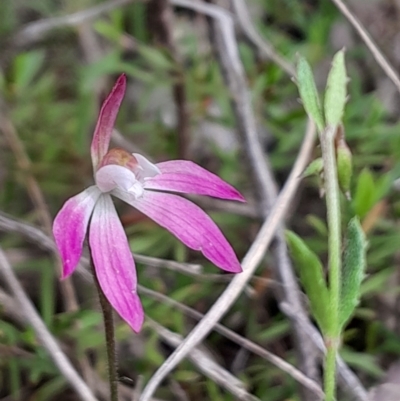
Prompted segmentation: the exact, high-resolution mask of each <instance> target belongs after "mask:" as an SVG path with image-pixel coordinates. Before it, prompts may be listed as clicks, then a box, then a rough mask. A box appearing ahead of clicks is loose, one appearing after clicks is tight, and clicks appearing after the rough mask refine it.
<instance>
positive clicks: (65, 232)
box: [53, 186, 101, 278]
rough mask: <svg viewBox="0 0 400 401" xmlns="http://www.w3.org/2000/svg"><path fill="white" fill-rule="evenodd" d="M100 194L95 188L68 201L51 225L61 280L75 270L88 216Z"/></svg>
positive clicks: (80, 252) (80, 253)
mask: <svg viewBox="0 0 400 401" xmlns="http://www.w3.org/2000/svg"><path fill="white" fill-rule="evenodd" d="M100 195H101V192H100V191H99V189H98V188H97V187H96V186H92V187H89V188H87V189H85V190H84V191H83V192H81V193H80V194H78V195H76V196H74V197H72V198H70V199H68V200H67V201H66V202H65V204H64V206H63V207H62V209H61V210H60V211H59V212H58V214H57V216H56V218H55V219H54V223H53V235H54V239H55V241H56V245H57V248H58V251H59V252H60V255H61V260H62V263H63V271H62V278H65V277H68V276H69V275H70V274H71V273H72V272H73V271H74V270H75V268H76V266H77V264H78V262H79V259H80V258H81V255H82V246H83V242H84V240H85V236H86V231H87V226H88V223H89V219H90V216H91V214H92V212H93V209H94V207H95V205H96V202H97V200H98V199H99V196H100Z"/></svg>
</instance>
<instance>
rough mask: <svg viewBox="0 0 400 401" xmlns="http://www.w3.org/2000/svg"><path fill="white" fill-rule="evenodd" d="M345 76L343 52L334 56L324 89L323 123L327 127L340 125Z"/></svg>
mask: <svg viewBox="0 0 400 401" xmlns="http://www.w3.org/2000/svg"><path fill="white" fill-rule="evenodd" d="M346 85H347V75H346V66H345V63H344V50H340V51H339V52H337V53H336V54H335V56H334V57H333V61H332V67H331V70H330V71H329V75H328V80H327V82H326V89H325V104H324V111H325V121H326V124H327V125H329V126H336V125H338V124H340V123H341V121H342V117H343V112H344V106H345V104H346V96H347V94H346V93H347V91H346Z"/></svg>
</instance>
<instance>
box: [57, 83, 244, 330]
mask: <svg viewBox="0 0 400 401" xmlns="http://www.w3.org/2000/svg"><path fill="white" fill-rule="evenodd" d="M125 87H126V77H125V75H121V76H120V77H119V78H118V80H117V82H116V84H115V86H114V88H113V89H112V91H111V93H110V95H109V96H108V97H107V99H106V100H105V102H104V103H103V106H102V108H101V110H100V115H99V118H98V121H97V125H96V128H95V131H94V135H93V140H92V145H91V157H92V162H93V170H94V179H95V183H96V184H95V185H93V186H91V187H89V188H87V189H85V190H84V191H83V192H81V193H80V194H78V195H76V196H74V197H72V198H70V199H69V200H68V201H67V202H66V203H65V204H64V206H63V208H62V209H61V210H60V212H59V213H58V214H57V216H56V218H55V220H54V225H53V233H54V238H55V241H56V244H57V247H58V250H59V252H60V254H61V258H62V262H63V272H62V276H63V278H65V277H68V276H69V275H70V274H72V273H73V271H74V270H75V268H76V266H77V264H78V263H79V260H80V258H81V254H82V248H83V243H84V240H85V238H86V235H87V234H88V239H89V246H90V252H91V257H92V260H93V264H94V270H95V274H96V276H97V280H98V282H99V285H100V287H101V290H102V291H103V293H104V295H105V297H106V298H107V300H108V301H109V302H110V304H111V305H112V307H113V308H114V309H115V310H116V311H117V312H118V314H119V315H120V316H121V317H122V318H123V319H124V320H125V321H126V322H127V323H128V324H129V325H130V326H131V327H132V329H133V330H134V331H136V332H138V331H139V330H140V328H141V326H142V323H143V318H144V315H143V308H142V305H141V302H140V299H139V297H138V295H137V291H136V287H137V278H136V270H135V262H134V260H133V257H132V253H131V251H130V249H129V244H128V240H127V237H126V235H125V232H124V229H123V227H122V224H121V222H120V219H119V217H118V215H117V212H116V210H115V207H114V204H113V201H112V198H111V195H113V196H115V197H117V198H119V199H122V200H123V201H124V202H126V203H128V204H129V205H131V206H133V207H135V208H136V209H137V210H139V211H140V212H142V213H144V214H145V215H147V216H148V217H149V218H151V219H152V220H154V221H155V222H157V223H158V224H159V225H161V226H162V227H164V228H166V229H167V230H168V231H170V232H171V233H172V234H174V235H175V236H176V237H177V238H178V239H179V240H180V241H182V242H183V243H184V244H185V245H186V246H188V247H189V248H191V249H194V250H198V251H201V252H202V253H203V255H204V256H205V257H206V258H207V259H209V260H210V261H211V262H212V263H214V264H215V265H216V266H218V267H219V268H221V269H223V270H225V271H228V272H232V273H239V272H240V271H241V270H242V269H241V266H240V263H239V261H238V259H237V257H236V255H235V253H234V251H233V249H232V247H231V246H230V245H229V243H228V241H227V240H226V238H225V237H224V235H223V234H222V233H221V231H220V229H219V228H218V227H217V226H216V225H215V223H214V222H213V221H212V220H211V218H210V217H209V216H208V215H207V214H206V213H204V212H203V211H202V210H201V209H200V208H199V207H198V206H196V205H195V204H193V203H192V202H190V201H188V200H186V199H185V198H182V197H180V196H178V195H175V194H172V193H168V192H176V193H190V194H200V195H208V196H212V197H216V198H222V199H230V200H237V201H244V198H243V197H242V195H241V194H240V193H239V192H238V191H237V190H236V189H235V188H233V187H232V186H230V185H229V184H227V183H226V182H225V181H223V180H221V179H220V178H219V177H217V176H216V175H214V174H212V173H210V172H208V171H207V170H205V169H203V168H202V167H200V166H198V165H197V164H195V163H193V162H190V161H186V160H173V161H166V162H162V163H157V164H153V163H151V162H150V161H148V160H147V159H146V158H145V157H143V156H141V155H139V154H135V153H134V154H130V153H128V152H127V151H125V150H123V149H120V148H116V149H111V150H109V143H110V138H111V134H112V130H113V127H114V123H115V119H116V117H117V114H118V110H119V107H120V105H121V102H122V99H123V97H124V93H125ZM164 191H166V192H164Z"/></svg>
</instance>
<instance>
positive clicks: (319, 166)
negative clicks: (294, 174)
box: [303, 157, 324, 178]
mask: <svg viewBox="0 0 400 401" xmlns="http://www.w3.org/2000/svg"><path fill="white" fill-rule="evenodd" d="M323 169H324V162H323V161H322V157H318V158H317V159H314V160H313V161H312V162H311V163H310V164H309V165H308V166H307V168H306V169H305V170H304V172H303V178H305V177H309V176H311V175H320V174H321V173H322V171H323Z"/></svg>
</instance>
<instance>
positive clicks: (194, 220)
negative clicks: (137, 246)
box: [112, 190, 242, 273]
mask: <svg viewBox="0 0 400 401" xmlns="http://www.w3.org/2000/svg"><path fill="white" fill-rule="evenodd" d="M112 193H113V195H115V196H117V197H118V198H120V199H122V200H123V201H125V202H127V203H129V204H130V205H132V206H133V207H135V208H136V209H138V210H139V211H141V212H142V213H144V214H146V215H147V216H148V217H150V218H151V219H153V220H154V221H155V222H157V223H158V224H160V226H162V227H165V228H166V229H167V230H168V231H170V232H171V233H172V234H174V235H175V236H176V237H177V238H178V239H179V240H181V241H182V242H183V243H184V244H185V245H186V246H188V247H189V248H191V249H195V250H197V251H201V252H202V253H203V255H204V256H205V257H206V258H207V259H209V260H210V261H211V262H213V263H214V264H215V265H216V266H218V267H220V268H221V269H223V270H226V271H229V272H232V273H239V272H241V271H242V268H241V266H240V263H239V261H238V259H237V257H236V255H235V252H234V251H233V249H232V247H231V246H230V245H229V243H228V241H227V240H226V238H225V237H224V235H223V234H222V233H221V231H220V229H219V228H218V227H217V226H216V224H215V223H214V222H213V221H212V220H211V218H210V217H209V216H208V215H207V214H206V213H204V212H203V210H201V209H200V208H199V207H198V206H196V205H195V204H194V203H192V202H189V201H188V200H186V199H184V198H181V197H180V196H177V195H172V194H165V193H161V192H151V191H145V192H144V194H143V196H142V197H141V198H139V199H135V198H134V196H132V195H131V194H127V193H124V192H122V191H120V190H115V191H113V192H112Z"/></svg>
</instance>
